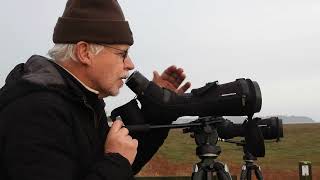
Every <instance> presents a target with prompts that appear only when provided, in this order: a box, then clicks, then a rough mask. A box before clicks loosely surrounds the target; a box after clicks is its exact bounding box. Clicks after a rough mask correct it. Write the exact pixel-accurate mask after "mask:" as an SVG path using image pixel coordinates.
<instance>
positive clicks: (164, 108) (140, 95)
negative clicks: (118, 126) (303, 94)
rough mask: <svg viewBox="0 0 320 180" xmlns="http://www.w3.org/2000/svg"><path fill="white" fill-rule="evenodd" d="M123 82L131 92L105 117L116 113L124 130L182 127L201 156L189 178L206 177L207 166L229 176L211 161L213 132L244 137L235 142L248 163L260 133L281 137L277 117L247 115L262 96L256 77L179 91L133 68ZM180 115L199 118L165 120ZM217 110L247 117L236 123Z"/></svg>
mask: <svg viewBox="0 0 320 180" xmlns="http://www.w3.org/2000/svg"><path fill="white" fill-rule="evenodd" d="M126 85H127V86H128V87H129V88H130V89H131V90H132V91H133V92H135V93H136V95H137V98H136V99H133V100H131V101H130V102H129V103H127V104H125V105H123V106H120V107H118V108H116V109H114V110H113V111H112V112H111V118H113V119H115V118H116V117H117V116H120V117H121V119H122V120H123V122H124V124H126V127H127V128H128V129H129V132H137V131H148V130H150V129H157V128H170V129H173V128H185V129H184V132H185V133H187V132H189V133H192V134H193V137H194V138H195V141H196V144H197V149H196V154H197V156H198V157H199V158H200V159H201V162H199V163H197V164H196V168H194V172H193V175H192V179H194V180H198V179H208V177H209V176H210V175H209V174H212V172H216V174H217V176H218V179H223V180H224V179H226V180H228V179H231V176H230V174H229V173H228V172H227V171H226V170H225V168H224V165H223V164H222V163H220V162H218V161H216V158H217V157H218V155H219V154H220V152H221V149H220V147H219V146H217V145H216V144H217V141H218V139H219V138H220V139H232V138H234V137H244V139H245V140H244V141H241V142H238V143H237V144H238V145H242V146H243V151H244V160H245V161H246V167H256V166H255V165H254V164H253V163H252V162H253V161H254V160H256V157H264V156H265V146H264V139H280V137H283V131H282V121H281V120H280V119H278V118H276V117H273V118H267V119H260V118H253V115H254V113H256V112H259V111H260V109H261V104H262V97H261V91H260V87H259V85H258V83H257V82H255V81H251V80H250V79H237V80H235V81H233V82H229V83H226V84H218V82H217V81H215V82H210V83H207V84H206V85H205V86H203V87H201V88H198V89H193V90H192V91H191V93H185V94H182V95H179V94H176V93H175V92H173V91H171V90H168V89H165V88H161V87H159V86H157V85H156V84H155V83H153V82H152V81H149V80H148V79H147V78H145V77H144V76H143V75H142V74H141V73H139V72H138V71H136V72H134V73H133V74H132V75H131V76H130V77H129V78H128V79H127V81H126ZM137 101H139V102H140V106H141V108H140V107H139V105H138V102H137ZM182 116H198V117H199V118H198V119H197V120H196V121H193V122H191V123H186V124H171V123H172V122H173V121H175V120H176V119H177V118H179V117H182ZM222 116H247V117H248V118H247V119H246V120H245V121H244V122H243V123H242V124H235V123H233V122H231V121H229V120H227V119H224V118H223V117H222ZM227 142H231V141H227ZM247 162H248V163H247ZM247 173H248V174H247ZM250 173H251V172H248V171H246V174H245V175H243V176H242V177H248V176H249V175H250ZM255 173H256V176H257V177H258V179H260V178H259V177H260V174H261V172H260V171H259V170H257V168H255ZM250 176H251V175H250ZM261 177H262V175H261Z"/></svg>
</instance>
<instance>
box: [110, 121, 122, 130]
mask: <svg viewBox="0 0 320 180" xmlns="http://www.w3.org/2000/svg"><path fill="white" fill-rule="evenodd" d="M122 126H123V122H122V121H121V120H115V121H114V122H113V124H112V126H111V128H110V132H113V133H114V132H118V131H119V130H120V129H121V128H122ZM110 132H109V133H110Z"/></svg>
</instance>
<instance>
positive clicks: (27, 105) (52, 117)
mask: <svg viewBox="0 0 320 180" xmlns="http://www.w3.org/2000/svg"><path fill="white" fill-rule="evenodd" d="M53 41H54V43H55V46H54V47H53V48H52V49H51V50H50V51H49V55H50V56H51V57H52V59H47V58H45V57H42V56H38V55H34V56H32V57H31V58H30V59H29V60H28V61H27V62H26V63H23V64H19V65H17V66H16V67H15V68H14V69H13V70H12V71H11V72H10V74H9V75H8V77H7V79H6V84H5V86H4V87H2V89H1V91H0V179H1V180H20V179H26V180H29V179H30V180H31V179H32V180H44V179H45V180H71V179H90V180H107V179H110V180H122V179H132V178H133V175H134V174H136V173H137V172H138V171H139V170H140V169H141V168H142V166H143V165H144V164H146V163H147V162H148V161H149V160H150V159H151V157H152V156H153V155H154V153H155V152H156V151H157V150H158V148H159V147H160V146H161V145H162V143H163V141H164V139H165V138H166V137H167V135H168V130H156V131H152V132H150V133H149V134H140V135H137V137H131V136H130V135H129V132H128V130H127V129H126V128H123V123H122V122H121V121H119V120H118V121H115V122H114V123H113V125H112V127H111V128H109V127H108V125H107V118H106V114H105V111H104V107H105V104H104V102H103V100H102V98H104V97H107V96H115V95H117V94H118V93H119V89H120V88H121V86H123V80H124V79H125V78H127V77H128V71H130V70H132V69H134V65H133V63H132V61H131V59H130V57H129V56H128V49H129V47H130V46H131V45H132V44H133V38H132V34H131V31H130V28H129V25H128V23H127V22H126V21H125V19H124V16H123V14H122V10H121V8H120V6H119V4H118V2H117V1H115V0H69V1H68V2H67V4H66V8H65V11H64V13H63V16H62V17H60V18H59V20H58V22H57V24H56V27H55V30H54V34H53ZM184 79H185V75H184V73H183V70H182V69H181V68H176V67H175V66H171V67H169V68H168V69H166V70H165V71H164V73H162V74H161V75H159V74H158V73H157V72H156V71H155V72H154V78H153V80H154V82H156V83H157V84H158V85H159V86H162V87H165V88H169V89H171V90H174V91H176V92H177V93H183V92H185V91H186V90H187V89H188V88H189V87H190V83H186V84H185V85H183V86H182V87H181V88H178V87H179V86H180V85H181V83H182V81H183V80H184ZM150 121H152V120H150Z"/></svg>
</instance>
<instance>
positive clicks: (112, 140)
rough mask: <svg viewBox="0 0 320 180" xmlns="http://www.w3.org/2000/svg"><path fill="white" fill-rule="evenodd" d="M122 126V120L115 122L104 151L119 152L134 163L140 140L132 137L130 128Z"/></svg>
mask: <svg viewBox="0 0 320 180" xmlns="http://www.w3.org/2000/svg"><path fill="white" fill-rule="evenodd" d="M122 126H123V122H122V121H120V120H116V121H114V122H113V124H112V126H111V128H110V131H109V133H108V136H107V139H106V142H105V144H104V152H105V153H119V154H121V155H122V156H123V157H125V158H126V159H128V161H129V162H130V164H132V163H133V161H134V159H135V158H136V155H137V148H138V140H136V139H132V137H131V136H130V135H129V131H128V129H127V128H124V127H122Z"/></svg>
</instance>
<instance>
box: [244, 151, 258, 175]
mask: <svg viewBox="0 0 320 180" xmlns="http://www.w3.org/2000/svg"><path fill="white" fill-rule="evenodd" d="M243 160H244V161H245V164H244V165H243V166H242V168H241V169H242V170H241V174H240V180H251V175H252V171H254V173H255V175H256V178H257V179H258V180H263V176H262V172H261V168H260V166H258V165H256V164H254V161H255V160H257V158H256V157H255V156H253V155H252V154H251V153H249V152H247V151H245V154H244V156H243Z"/></svg>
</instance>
